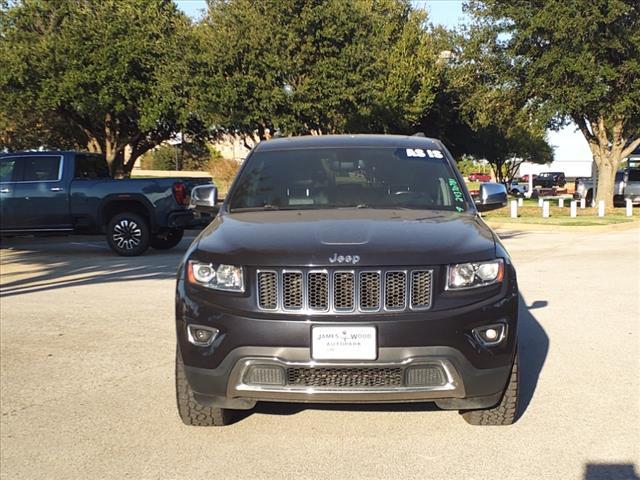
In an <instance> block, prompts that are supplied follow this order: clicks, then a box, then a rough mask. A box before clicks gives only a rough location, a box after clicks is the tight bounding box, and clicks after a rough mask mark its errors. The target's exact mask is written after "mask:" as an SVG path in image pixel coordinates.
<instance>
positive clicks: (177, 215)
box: [167, 210, 213, 229]
mask: <svg viewBox="0 0 640 480" xmlns="http://www.w3.org/2000/svg"><path fill="white" fill-rule="evenodd" d="M212 219H213V217H212V216H211V215H209V214H207V213H201V212H196V211H195V210H179V211H176V212H171V213H170V214H169V217H168V219H167V226H168V227H169V228H182V229H188V228H204V227H206V226H207V225H208V224H209V223H211V220H212Z"/></svg>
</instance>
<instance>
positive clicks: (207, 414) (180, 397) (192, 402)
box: [176, 349, 235, 427]
mask: <svg viewBox="0 0 640 480" xmlns="http://www.w3.org/2000/svg"><path fill="white" fill-rule="evenodd" d="M176 401H177V404H178V414H179V415H180V419H181V420H182V422H183V423H184V424H185V425H191V426H199V427H222V426H225V425H230V424H232V423H233V420H234V414H235V411H234V410H230V409H228V408H215V407H209V406H207V405H203V404H201V403H199V402H198V400H196V398H195V397H194V395H193V390H191V385H189V382H188V381H187V377H186V375H185V373H184V364H183V363H182V356H181V355H180V350H179V349H176Z"/></svg>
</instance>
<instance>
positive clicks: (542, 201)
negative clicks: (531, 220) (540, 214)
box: [538, 197, 544, 207]
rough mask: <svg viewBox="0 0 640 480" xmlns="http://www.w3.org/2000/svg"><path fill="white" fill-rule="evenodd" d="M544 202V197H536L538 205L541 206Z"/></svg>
mask: <svg viewBox="0 0 640 480" xmlns="http://www.w3.org/2000/svg"><path fill="white" fill-rule="evenodd" d="M543 203H544V199H543V198H542V197H540V198H538V206H539V207H541V206H542V204H543Z"/></svg>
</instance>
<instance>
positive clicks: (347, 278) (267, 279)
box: [256, 268, 433, 313]
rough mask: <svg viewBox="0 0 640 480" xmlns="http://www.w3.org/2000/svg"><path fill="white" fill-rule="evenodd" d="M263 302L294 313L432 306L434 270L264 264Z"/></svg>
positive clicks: (260, 272)
mask: <svg viewBox="0 0 640 480" xmlns="http://www.w3.org/2000/svg"><path fill="white" fill-rule="evenodd" d="M256 278H257V289H258V291H257V295H256V296H257V299H258V308H260V309H261V310H267V311H280V312H294V313H304V312H308V313H370V312H397V311H404V310H426V309H428V308H430V307H431V301H432V292H433V270H431V269H428V268H420V269H381V270H374V269H362V270H359V271H357V270H347V269H335V270H329V269H327V270H325V269H309V270H306V269H300V270H298V269H282V270H280V269H278V270H266V269H265V270H258V272H257V277H256Z"/></svg>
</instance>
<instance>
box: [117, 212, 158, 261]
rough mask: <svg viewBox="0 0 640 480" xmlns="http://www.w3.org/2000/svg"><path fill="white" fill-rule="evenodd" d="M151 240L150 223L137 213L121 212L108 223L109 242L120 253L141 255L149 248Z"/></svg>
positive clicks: (128, 255)
mask: <svg viewBox="0 0 640 480" xmlns="http://www.w3.org/2000/svg"><path fill="white" fill-rule="evenodd" d="M149 240H150V234H149V225H148V224H147V221H146V220H145V219H144V218H143V217H141V216H140V215H138V214H136V213H130V212H124V213H119V214H117V215H115V216H114V217H113V218H112V219H111V220H110V221H109V223H108V225H107V243H109V246H110V247H111V249H112V250H113V251H114V252H116V253H117V254H118V255H122V256H125V257H135V256H136V255H141V254H142V253H144V251H145V250H146V249H147V248H149Z"/></svg>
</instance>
